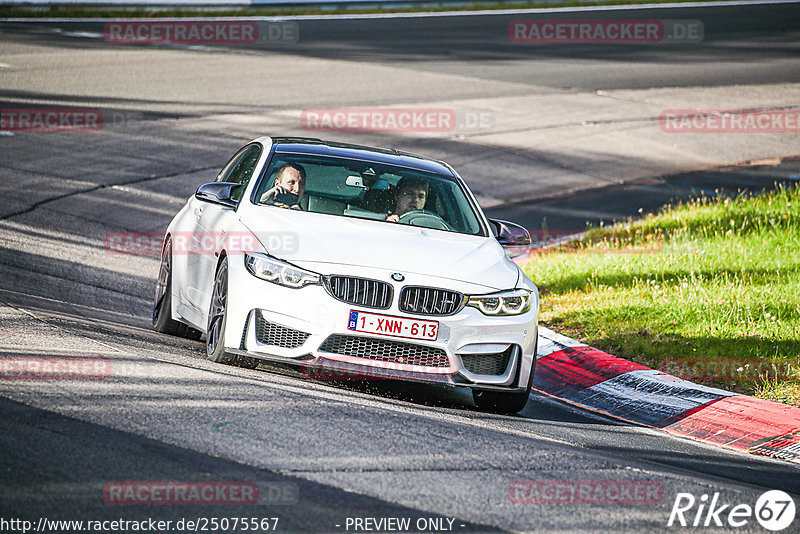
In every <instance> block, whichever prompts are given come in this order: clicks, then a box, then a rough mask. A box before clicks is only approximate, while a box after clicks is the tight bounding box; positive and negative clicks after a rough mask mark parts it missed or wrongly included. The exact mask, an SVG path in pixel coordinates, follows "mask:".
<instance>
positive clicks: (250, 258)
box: [244, 253, 320, 289]
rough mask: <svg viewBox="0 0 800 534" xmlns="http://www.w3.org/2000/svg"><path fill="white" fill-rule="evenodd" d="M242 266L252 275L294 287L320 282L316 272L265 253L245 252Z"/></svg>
mask: <svg viewBox="0 0 800 534" xmlns="http://www.w3.org/2000/svg"><path fill="white" fill-rule="evenodd" d="M244 266H245V267H247V270H248V271H249V272H250V274H252V275H253V276H256V277H258V278H261V279H262V280H266V281H267V282H272V283H274V284H279V285H282V286H286V287H291V288H294V289H299V288H301V287H304V286H307V285H309V284H319V283H320V276H319V275H318V274H317V273H312V272H311V271H306V270H305V269H301V268H299V267H295V266H294V265H292V264H291V263H286V262H285V261H281V260H279V259H276V258H273V257H271V256H267V255H266V254H258V253H253V254H245V255H244Z"/></svg>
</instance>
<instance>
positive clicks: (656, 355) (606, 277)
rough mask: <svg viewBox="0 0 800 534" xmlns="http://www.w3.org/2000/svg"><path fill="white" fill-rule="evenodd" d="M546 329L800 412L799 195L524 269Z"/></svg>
mask: <svg viewBox="0 0 800 534" xmlns="http://www.w3.org/2000/svg"><path fill="white" fill-rule="evenodd" d="M525 269H526V272H527V274H528V276H530V277H531V279H532V280H534V282H536V283H537V284H538V285H539V287H540V289H541V292H542V311H541V320H542V323H543V324H545V325H547V326H550V327H551V328H554V329H555V330H557V331H560V332H562V333H564V334H567V335H571V336H572V337H575V338H577V339H580V340H582V341H584V342H587V343H589V344H590V345H593V346H595V347H598V348H600V349H602V350H606V351H608V352H611V353H613V354H616V355H618V356H621V357H624V358H628V359H632V360H635V361H638V362H640V363H643V364H645V365H648V366H650V367H654V368H661V369H663V370H665V371H667V372H671V373H672V374H677V375H679V376H684V377H686V378H689V379H693V380H695V381H699V382H703V383H706V384H709V385H715V386H720V387H723V388H726V389H730V390H734V391H739V392H746V393H748V394H755V395H758V396H761V397H764V398H773V399H775V400H780V401H783V402H790V403H793V404H800V373H798V372H797V369H798V365H800V189H798V188H790V189H785V188H781V189H778V190H775V191H773V192H770V193H766V194H764V195H761V196H755V197H750V196H740V197H739V198H736V199H709V198H703V199H699V200H696V201H693V202H690V203H687V204H683V205H678V206H673V207H667V208H665V209H664V210H662V212H661V213H659V214H657V215H648V216H646V217H644V218H643V219H641V220H638V221H632V222H629V223H624V224H618V225H615V226H613V227H609V228H603V229H593V230H591V231H589V232H587V234H586V235H585V236H584V238H583V239H582V240H580V241H578V242H574V243H572V244H570V245H569V246H566V247H562V248H560V249H557V250H552V251H547V252H544V253H541V254H540V255H538V256H536V257H535V258H534V259H533V260H532V261H531V262H530V263H529V264H528V265H527V266H526V267H525Z"/></svg>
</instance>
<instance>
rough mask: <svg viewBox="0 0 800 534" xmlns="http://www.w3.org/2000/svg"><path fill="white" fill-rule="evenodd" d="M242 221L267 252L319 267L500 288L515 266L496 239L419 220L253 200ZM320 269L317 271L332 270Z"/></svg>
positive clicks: (512, 277) (507, 284) (514, 274)
mask: <svg viewBox="0 0 800 534" xmlns="http://www.w3.org/2000/svg"><path fill="white" fill-rule="evenodd" d="M254 208H255V209H253V210H248V211H247V212H246V213H243V214H242V217H241V219H240V221H241V223H242V224H243V225H244V226H245V227H246V228H247V229H248V230H250V231H251V232H252V233H253V234H254V235H255V236H256V237H257V238H258V240H259V242H260V243H261V245H262V246H263V247H264V249H265V250H266V251H267V252H269V253H270V254H271V255H273V256H275V257H277V258H281V259H284V260H286V261H289V262H291V263H294V264H296V265H298V266H300V267H305V268H309V269H314V270H316V271H317V272H319V270H320V268H321V267H323V268H324V264H330V265H331V271H330V272H334V271H338V272H341V269H336V267H335V266H337V265H352V266H357V267H367V268H376V269H386V270H388V271H390V272H395V271H397V272H400V273H403V274H409V273H416V274H423V275H426V276H434V277H439V278H444V279H449V280H458V281H461V282H468V283H470V284H476V285H480V286H484V287H486V288H487V289H493V290H502V289H511V288H514V287H516V284H517V281H518V279H519V268H518V267H517V266H516V264H514V262H512V261H511V260H509V259H508V258H507V257H506V255H505V252H504V250H503V248H502V247H501V246H500V244H499V243H498V242H497V241H496V240H495V239H489V238H486V237H479V236H471V235H465V234H457V233H453V232H445V231H442V230H431V229H427V228H421V227H417V226H407V225H401V224H392V223H385V222H382V221H371V220H364V219H354V218H349V217H339V216H335V215H327V214H320V213H308V212H299V211H293V210H288V209H280V208H273V207H267V206H254ZM330 272H329V273H325V272H323V273H321V274H330Z"/></svg>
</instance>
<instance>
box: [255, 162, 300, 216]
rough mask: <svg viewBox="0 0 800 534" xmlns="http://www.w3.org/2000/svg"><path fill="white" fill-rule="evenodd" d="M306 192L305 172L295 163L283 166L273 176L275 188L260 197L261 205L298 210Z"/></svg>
mask: <svg viewBox="0 0 800 534" xmlns="http://www.w3.org/2000/svg"><path fill="white" fill-rule="evenodd" d="M305 191H306V170H305V169H304V168H303V167H302V165H299V164H297V163H290V164H287V165H284V166H283V167H281V168H280V169H278V172H277V173H276V174H275V186H274V187H272V189H269V190H267V191H265V192H264V194H263V195H261V199H260V201H261V203H262V204H266V203H272V205H273V206H278V207H279V208H291V209H295V210H299V209H301V208H300V201H301V200H302V199H303V193H305Z"/></svg>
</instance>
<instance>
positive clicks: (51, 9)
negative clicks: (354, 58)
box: [0, 0, 714, 19]
mask: <svg viewBox="0 0 800 534" xmlns="http://www.w3.org/2000/svg"><path fill="white" fill-rule="evenodd" d="M692 1H695V0H596V1H593V0H564V1H562V2H559V1H550V0H543V1H541V2H536V1H524V0H523V1H520V2H515V1H497V2H491V1H489V2H482V3H474V4H471V3H450V2H447V1H445V2H441V3H440V2H428V1H426V0H422V1H416V2H408V3H407V4H406V5H388V6H379V5H358V4H354V5H352V6H347V5H346V4H344V3H343V4H332V5H323V4H320V5H317V6H307V5H291V4H288V5H282V6H274V7H263V6H258V7H240V8H236V7H233V8H231V7H213V6H210V7H205V8H171V7H163V8H152V7H149V8H139V7H131V6H120V7H113V6H112V7H109V6H91V5H76V6H2V7H0V18H31V19H36V18H150V17H158V18H164V17H168V18H169V17H175V18H183V17H262V16H263V17H269V16H289V15H334V14H348V15H354V14H362V13H417V12H440V11H483V10H495V9H531V8H549V7H579V6H612V5H621V6H625V5H633V4H664V3H673V2H692ZM701 1H702V0H701ZM705 1H708V2H712V1H714V0H705ZM408 4H412V5H408Z"/></svg>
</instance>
